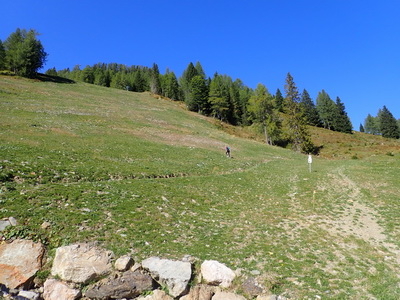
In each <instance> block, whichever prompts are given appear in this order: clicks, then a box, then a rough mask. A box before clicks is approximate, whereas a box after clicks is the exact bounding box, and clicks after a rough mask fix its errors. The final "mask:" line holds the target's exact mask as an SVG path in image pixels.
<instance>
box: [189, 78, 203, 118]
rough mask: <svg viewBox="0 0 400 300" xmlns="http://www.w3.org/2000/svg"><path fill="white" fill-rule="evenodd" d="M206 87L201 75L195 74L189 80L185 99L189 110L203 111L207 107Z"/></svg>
mask: <svg viewBox="0 0 400 300" xmlns="http://www.w3.org/2000/svg"><path fill="white" fill-rule="evenodd" d="M207 100H208V88H207V85H206V81H205V79H204V78H203V76H201V75H196V76H194V77H193V78H192V80H191V81H190V94H189V99H188V100H187V101H186V104H187V106H188V109H189V110H191V111H198V112H199V113H201V112H204V111H206V110H207V108H208V102H207Z"/></svg>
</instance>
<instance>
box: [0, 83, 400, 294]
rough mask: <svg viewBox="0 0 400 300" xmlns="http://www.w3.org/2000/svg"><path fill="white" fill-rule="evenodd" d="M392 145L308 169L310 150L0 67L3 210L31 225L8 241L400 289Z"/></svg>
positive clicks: (280, 289)
mask: <svg viewBox="0 0 400 300" xmlns="http://www.w3.org/2000/svg"><path fill="white" fill-rule="evenodd" d="M366 143H368V141H367V142H366ZM225 145H230V146H231V148H232V155H233V158H232V159H228V158H226V157H225V156H224V149H223V148H224V146H225ZM393 145H394V146H393V149H392V148H391V149H392V150H391V153H393V156H392V155H385V154H384V155H375V156H370V155H359V156H360V157H366V158H365V159H357V160H355V159H343V160H326V159H323V158H315V159H314V163H313V169H312V172H311V173H310V172H309V170H308V165H307V158H306V157H305V156H304V155H301V154H296V153H293V152H291V151H289V150H285V149H280V148H276V147H269V146H266V145H264V144H262V143H259V142H256V141H250V140H248V139H243V138H239V137H235V136H233V135H229V134H228V133H226V132H224V131H221V130H219V129H218V128H217V127H216V126H215V125H214V123H213V121H212V120H209V119H208V118H205V117H202V116H200V115H197V114H193V113H190V112H188V111H186V110H184V109H182V107H180V105H179V103H176V102H171V101H167V100H162V99H156V98H154V97H152V96H151V95H150V94H147V93H143V94H136V93H131V92H125V91H121V90H114V89H107V88H101V87H97V86H94V85H86V84H82V83H77V84H67V83H64V84H61V83H54V82H40V81H31V80H26V79H21V78H14V77H0V167H1V168H0V180H1V193H0V218H3V217H9V216H13V217H15V218H16V219H17V220H18V221H19V222H20V224H21V225H20V226H18V227H17V228H12V229H9V230H8V231H6V232H5V235H6V236H7V237H10V236H28V237H33V238H35V239H42V240H44V241H47V242H48V244H49V247H50V248H54V247H56V246H58V245H61V244H66V243H71V242H76V241H86V240H89V241H91V240H97V241H99V242H101V243H102V244H103V245H104V246H105V247H107V248H109V249H111V250H113V251H114V252H115V253H116V254H117V255H119V254H125V253H130V252H132V253H133V255H134V256H136V257H138V258H144V257H148V256H150V255H159V256H163V257H173V258H181V257H182V256H183V255H185V254H191V255H193V256H196V257H198V258H199V259H216V260H219V261H221V262H223V263H225V264H227V265H228V266H230V267H231V268H233V269H236V268H242V269H243V271H242V273H243V274H244V275H246V274H249V273H250V272H251V271H252V270H258V271H260V273H261V275H260V276H259V278H258V280H259V282H260V283H262V284H264V285H265V286H267V287H269V288H270V289H271V290H272V291H273V292H275V293H279V294H284V295H286V296H288V297H292V298H306V297H309V298H312V299H314V298H315V296H316V295H319V296H321V297H323V298H337V299H343V298H358V299H359V298H372V297H376V298H379V299H398V298H400V292H399V291H400V286H399V282H400V280H399V277H398V274H399V270H400V267H399V264H400V242H399V241H400V214H399V213H398V212H399V209H400V201H399V198H400V197H399V191H398V189H399V182H400V180H399V178H400V175H399V174H398V170H399V167H400V160H399V157H400V154H399V152H400V151H399V145H398V144H397V146H396V144H395V142H394V144H393ZM365 151H366V152H367V150H365ZM378 154H379V153H378ZM44 221H47V222H50V223H51V227H50V229H46V230H45V229H40V225H41V224H42V223H43V222H44ZM50 256H51V252H50ZM238 286H239V285H238Z"/></svg>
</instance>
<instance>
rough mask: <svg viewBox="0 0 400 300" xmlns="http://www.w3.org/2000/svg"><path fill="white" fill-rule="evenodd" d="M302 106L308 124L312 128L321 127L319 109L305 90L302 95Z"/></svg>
mask: <svg viewBox="0 0 400 300" xmlns="http://www.w3.org/2000/svg"><path fill="white" fill-rule="evenodd" d="M300 104H301V106H302V108H303V111H304V116H305V118H306V121H307V124H308V125H312V126H321V120H320V119H319V115H318V111H317V108H316V107H315V104H314V102H313V101H312V99H311V97H310V94H309V93H308V92H307V90H306V89H304V90H303V93H302V94H301V102H300Z"/></svg>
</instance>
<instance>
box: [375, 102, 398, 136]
mask: <svg viewBox="0 0 400 300" xmlns="http://www.w3.org/2000/svg"><path fill="white" fill-rule="evenodd" d="M378 117H379V124H380V131H381V133H382V136H383V137H385V138H392V139H398V138H400V131H399V127H398V125H397V121H396V119H395V118H394V117H393V115H392V113H391V112H390V111H389V109H387V107H386V106H383V108H382V111H381V113H380V114H379V116H378Z"/></svg>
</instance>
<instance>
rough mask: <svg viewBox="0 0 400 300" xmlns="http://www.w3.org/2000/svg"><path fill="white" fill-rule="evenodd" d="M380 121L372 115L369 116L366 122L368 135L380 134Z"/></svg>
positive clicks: (365, 126) (365, 127)
mask: <svg viewBox="0 0 400 300" xmlns="http://www.w3.org/2000/svg"><path fill="white" fill-rule="evenodd" d="M379 127H380V126H379V120H378V118H376V117H373V116H371V114H368V116H367V118H366V119H365V121H364V130H365V132H366V133H370V134H375V135H377V134H380V133H381V132H380V129H379Z"/></svg>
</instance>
